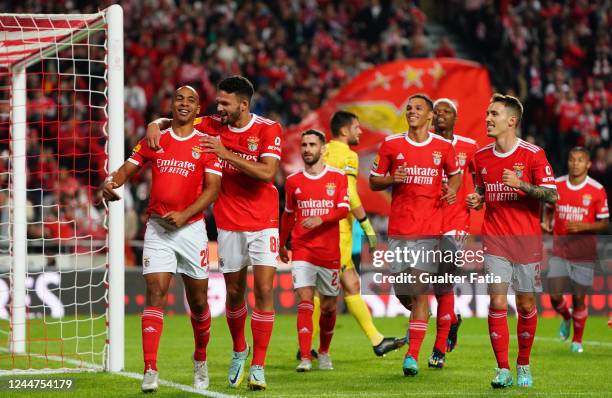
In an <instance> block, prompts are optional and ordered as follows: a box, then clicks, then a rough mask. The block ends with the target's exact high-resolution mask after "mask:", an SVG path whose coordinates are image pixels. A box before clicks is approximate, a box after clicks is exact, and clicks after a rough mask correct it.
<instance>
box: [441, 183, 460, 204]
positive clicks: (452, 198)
mask: <svg viewBox="0 0 612 398" xmlns="http://www.w3.org/2000/svg"><path fill="white" fill-rule="evenodd" d="M440 200H445V201H446V202H448V204H449V205H452V204H453V203H455V202H456V201H457V191H455V190H454V189H450V188H448V187H447V189H446V193H445V194H444V195H442V196H441V197H440Z"/></svg>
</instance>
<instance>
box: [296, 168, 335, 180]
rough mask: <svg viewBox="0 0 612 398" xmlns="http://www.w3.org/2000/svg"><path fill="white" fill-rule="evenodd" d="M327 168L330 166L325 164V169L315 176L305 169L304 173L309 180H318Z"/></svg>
mask: <svg viewBox="0 0 612 398" xmlns="http://www.w3.org/2000/svg"><path fill="white" fill-rule="evenodd" d="M327 170H329V166H328V165H325V167H324V168H323V171H322V172H320V173H319V174H317V175H316V176H313V175H312V174H308V173H307V172H306V170H305V169H304V170H302V174H304V177H306V178H308V179H309V180H318V179H319V178H321V177H323V176H324V175H325V173H327Z"/></svg>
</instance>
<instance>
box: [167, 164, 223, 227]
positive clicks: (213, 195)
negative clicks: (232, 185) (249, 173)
mask: <svg viewBox="0 0 612 398" xmlns="http://www.w3.org/2000/svg"><path fill="white" fill-rule="evenodd" d="M220 189H221V176H220V175H219V174H217V173H206V185H205V188H204V190H203V191H202V193H201V194H200V196H198V198H197V199H196V200H195V202H193V203H192V204H191V205H189V206H188V207H186V208H185V209H184V210H181V211H171V212H168V213H166V214H164V216H163V217H162V218H163V219H164V220H166V221H168V222H169V223H170V224H172V225H174V226H175V227H177V228H180V227H182V226H183V225H185V223H186V222H187V220H189V219H190V218H191V217H193V216H195V215H196V214H198V213H202V212H203V211H204V210H206V209H208V206H210V205H211V204H213V203H214V201H215V200H217V198H218V197H219V190H220Z"/></svg>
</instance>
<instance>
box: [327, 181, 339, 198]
mask: <svg viewBox="0 0 612 398" xmlns="http://www.w3.org/2000/svg"><path fill="white" fill-rule="evenodd" d="M325 189H326V190H327V194H328V195H329V196H334V194H335V193H336V184H334V183H333V182H328V183H327V184H325Z"/></svg>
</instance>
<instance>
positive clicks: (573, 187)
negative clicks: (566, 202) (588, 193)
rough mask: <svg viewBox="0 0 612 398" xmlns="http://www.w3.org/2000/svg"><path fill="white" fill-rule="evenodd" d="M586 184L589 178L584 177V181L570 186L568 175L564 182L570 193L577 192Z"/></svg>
mask: <svg viewBox="0 0 612 398" xmlns="http://www.w3.org/2000/svg"><path fill="white" fill-rule="evenodd" d="M588 182H589V176H586V178H585V179H584V181H582V182H581V183H580V184H578V185H572V183H571V182H570V179H569V175H568V176H567V180H565V185H566V186H567V189H569V190H571V191H579V190H581V189H582V188H584V187H585V186H586V184H588Z"/></svg>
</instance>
